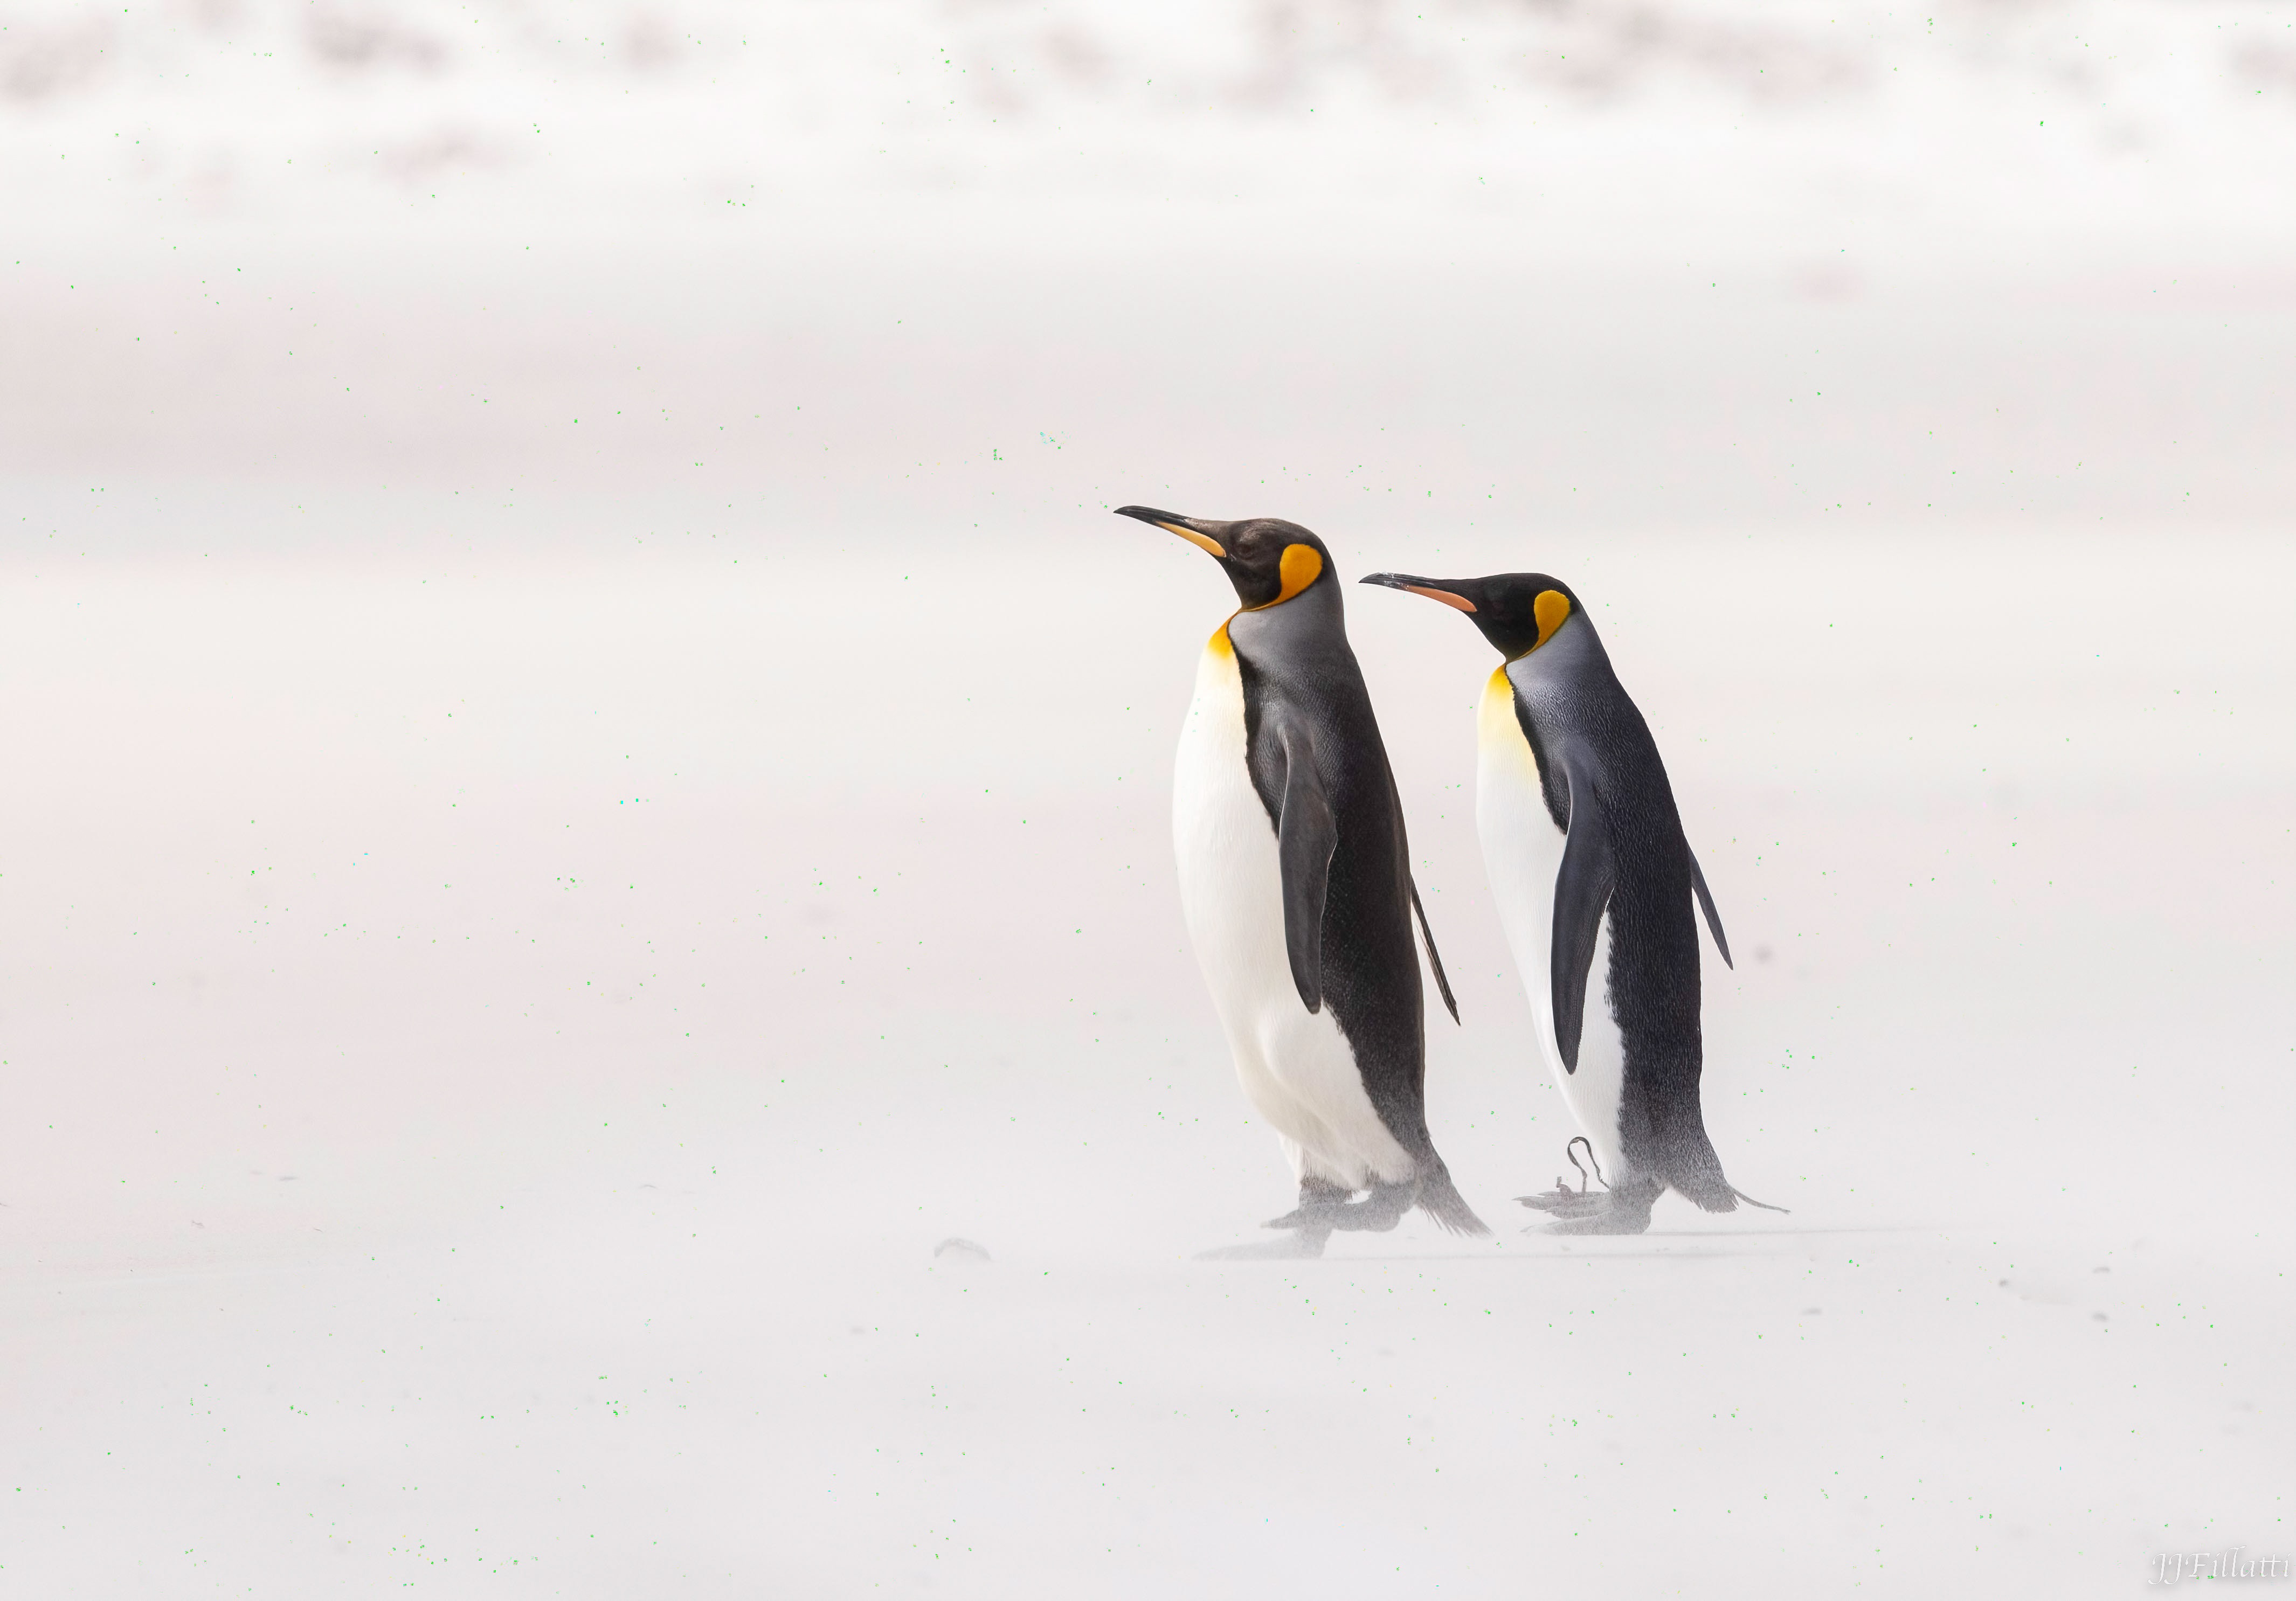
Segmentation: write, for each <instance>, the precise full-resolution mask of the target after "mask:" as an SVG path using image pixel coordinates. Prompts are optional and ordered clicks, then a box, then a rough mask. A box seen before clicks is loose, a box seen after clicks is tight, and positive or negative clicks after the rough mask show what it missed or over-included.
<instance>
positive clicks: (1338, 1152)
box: [1118, 506, 1760, 1258]
mask: <svg viewBox="0 0 2296 1601" xmlns="http://www.w3.org/2000/svg"><path fill="white" fill-rule="evenodd" d="M1118 515H1119V516H1123V517H1130V518H1136V519H1139V520H1140V521H1142V522H1145V523H1150V524H1152V525H1154V526H1155V527H1160V528H1163V529H1165V530H1166V531H1168V532H1169V533H1172V534H1176V535H1178V536H1179V537H1181V538H1182V539H1185V540H1186V541H1187V542H1188V543H1191V544H1193V545H1195V546H1196V547H1198V548H1199V549H1200V550H1201V551H1204V553H1205V554H1207V555H1209V556H1210V557H1211V558H1212V559H1213V560H1216V561H1218V563H1219V564H1220V567H1221V568H1222V569H1223V570H1224V571H1225V572H1226V575H1227V576H1228V579H1229V581H1230V582H1231V583H1232V584H1234V589H1235V593H1236V598H1237V600H1238V601H1239V602H1240V609H1238V610H1237V611H1236V612H1235V613H1234V615H1233V616H1231V617H1229V618H1228V620H1227V621H1226V623H1224V624H1222V625H1220V627H1219V628H1218V630H1217V631H1216V632H1215V633H1213V634H1212V636H1211V638H1210V641H1207V642H1206V644H1205V647H1204V652H1203V656H1202V658H1201V661H1200V663H1199V665H1198V667H1197V671H1196V688H1195V698H1194V699H1193V702H1192V703H1191V704H1190V706H1189V707H1188V713H1187V718H1186V722H1185V726H1184V729H1183V731H1182V733H1181V737H1180V747H1179V751H1178V754H1177V762H1176V764H1175V772H1174V777H1173V813H1172V835H1173V844H1174V846H1175V850H1176V854H1177V857H1178V861H1179V870H1180V901H1181V909H1182V912H1183V915H1184V917H1185V920H1186V923H1187V927H1188V934H1189V937H1190V940H1191V941H1192V943H1193V944H1194V946H1195V951H1196V958H1197V960H1198V962H1199V963H1200V965H1201V967H1202V968H1203V972H1204V977H1205V981H1206V983H1207V984H1209V985H1210V989H1211V992H1212V1001H1213V1005H1214V1007H1215V1009H1217V1010H1218V1013H1219V1017H1220V1023H1221V1025H1222V1027H1223V1028H1224V1030H1225V1031H1226V1034H1227V1039H1228V1044H1229V1048H1230V1050H1231V1051H1232V1052H1233V1054H1234V1058H1235V1070H1236V1076H1237V1078H1238V1079H1239V1080H1240V1081H1241V1082H1242V1087H1243V1091H1244V1095H1245V1097H1246V1099H1249V1100H1250V1101H1251V1104H1252V1106H1253V1107H1254V1108H1255V1109H1256V1110H1257V1111H1258V1112H1259V1115H1261V1116H1262V1117H1264V1118H1266V1119H1267V1122H1268V1123H1270V1124H1271V1125H1272V1126H1273V1127H1274V1128H1275V1131H1276V1133H1277V1135H1278V1136H1279V1138H1280V1139H1281V1140H1282V1143H1283V1151H1284V1154H1285V1156H1286V1157H1287V1158H1288V1159H1289V1160H1290V1163H1291V1165H1292V1174H1293V1177H1294V1178H1295V1179H1296V1180H1298V1182H1299V1204H1298V1205H1297V1206H1296V1207H1294V1208H1293V1210H1292V1211H1291V1212H1289V1213H1285V1214H1284V1215H1283V1216H1282V1217H1279V1218H1275V1219H1273V1220H1271V1221H1269V1222H1268V1223H1267V1225H1266V1226H1267V1228H1269V1229H1275V1230H1278V1231H1279V1232H1278V1233H1277V1235H1276V1236H1275V1238H1270V1239H1267V1240H1263V1241H1260V1242H1258V1243H1255V1244H1253V1245H1250V1246H1230V1247H1227V1248H1226V1249H1224V1250H1219V1251H1214V1252H1210V1253H1207V1254H1208V1255H1210V1256H1214V1257H1228V1258H1234V1257H1255V1256H1268V1257H1287V1256H1316V1255H1320V1254H1322V1253H1323V1250H1324V1245H1325V1243H1326V1242H1327V1241H1328V1240H1329V1239H1330V1238H1331V1236H1332V1234H1333V1231H1334V1230H1339V1229H1392V1228H1394V1227H1395V1226H1396V1224H1397V1223H1398V1222H1399V1221H1401V1220H1402V1218H1403V1216H1404V1214H1405V1213H1407V1212H1408V1211H1409V1210H1410V1209H1411V1208H1412V1207H1413V1206H1414V1205H1418V1206H1421V1207H1423V1208H1424V1209H1425V1210H1426V1211H1427V1212H1428V1213H1429V1214H1430V1215H1431V1216H1432V1217H1433V1218H1434V1219H1435V1221H1437V1222H1438V1223H1439V1224H1441V1225H1442V1226H1443V1227H1444V1228H1446V1229H1450V1230H1452V1231H1453V1232H1455V1233H1461V1234H1488V1232H1489V1229H1488V1228H1487V1227H1486V1226H1485V1225H1484V1223H1483V1222H1482V1221H1481V1220H1480V1218H1478V1217H1477V1216H1476V1215H1475V1214H1474V1212H1473V1211H1472V1208H1470V1207H1469V1206H1468V1205H1467V1203H1466V1201H1465V1199H1464V1197H1461V1195H1460V1194H1459V1191H1458V1188H1457V1187H1456V1185H1454V1184H1453V1182H1452V1180H1451V1175H1450V1172H1449V1171H1448V1170H1447V1168H1446V1167H1445V1166H1444V1164H1443V1158H1442V1157H1441V1156H1439V1155H1438V1154H1437V1153H1436V1150H1435V1145H1434V1141H1433V1139H1432V1138H1431V1136H1430V1134H1429V1132H1428V1129H1427V1113H1426V1103H1425V1094H1424V1090H1425V1082H1426V1039H1425V1029H1424V1023H1423V990H1422V987H1421V983H1420V976H1419V962H1418V957H1417V953H1416V952H1415V950H1414V948H1413V941H1412V923H1413V920H1414V919H1415V918H1416V920H1417V923H1418V932H1419V935H1420V937H1421V938H1422V939H1423V940H1424V941H1425V942H1426V946H1427V960H1428V965H1429V967H1430V968H1431V969H1432V971H1433V973H1434V976H1435V982H1436V985H1437V987H1438V989H1439V991H1440V992H1441V994H1442V997H1443V1001H1444V1005H1445V1006H1446V1008H1447V1009H1449V1011H1450V1013H1451V1017H1452V1019H1453V1021H1455V1022H1456V1021H1457V1019H1458V1015H1459V1014H1458V1007H1457V1004H1456V1002H1455V1001H1453V999H1452V996H1451V990H1450V985H1449V984H1448V982H1447V980H1446V979H1445V977H1444V975H1443V964H1442V959H1441V958H1440V957H1439V955H1438V954H1437V952H1436V949H1435V942H1434V936H1433V935H1432V933H1431V931H1430V930H1429V929H1428V927H1427V917H1426V912H1425V911H1424V910H1423V908H1422V907H1421V906H1420V903H1419V893H1418V889H1417V887H1416V886H1415V885H1414V883H1413V882H1412V878H1411V865H1410V850H1409V846H1408V844H1407V842H1406V837H1405V833H1404V821H1403V805H1402V800H1401V797H1400V796H1399V795H1398V792H1397V789H1396V786H1395V776H1394V773H1393V772H1392V770H1391V769H1390V767H1389V764H1388V760H1387V750H1386V747H1385V746H1384V745H1383V744H1382V741H1381V739H1380V734H1379V723H1378V720H1377V719H1376V718H1375V717H1374V715H1373V712H1372V705H1371V696H1370V693H1369V691H1368V690H1366V689H1365V684H1364V678H1363V672H1362V669H1361V668H1360V667H1359V666H1357V662H1356V658H1355V653H1354V651H1353V650H1352V649H1349V645H1348V637H1347V623H1346V617H1345V615H1344V610H1343V608H1342V606H1341V592H1340V578H1339V575H1338V573H1337V571H1336V570H1335V569H1334V568H1333V562H1332V559H1331V553H1330V551H1328V550H1327V549H1326V548H1325V547H1324V542H1323V541H1322V540H1321V539H1318V538H1317V537H1316V535H1314V534H1312V533H1310V532H1308V530H1307V529H1306V528H1303V527H1300V526H1299V525H1298V524H1296V523H1289V522H1283V521H1281V520H1278V519H1273V518H1253V519H1247V520H1244V521H1241V522H1214V521H1210V520H1207V519H1201V518H1193V517H1183V516H1180V515H1178V514H1177V513H1175V512H1170V511H1157V510H1155V509H1154V508H1152V507H1147V506H1124V507H1119V509H1118ZM1362 582H1364V583H1365V584H1382V585H1385V586H1386V587H1388V588H1390V589H1397V590H1403V591H1406V592H1410V593H1413V594H1417V595H1422V596H1424V597H1426V598H1428V599H1430V600H1437V601H1439V602H1441V603H1442V604H1444V605H1446V606H1447V607H1451V608H1453V609H1456V610H1458V611H1460V612H1462V613H1464V614H1465V616H1466V617H1467V618H1468V620H1470V621H1471V622H1472V623H1473V624H1474V625H1476V627H1477V628H1479V629H1480V631H1481V632H1482V634H1483V637H1484V638H1485V639H1486V640H1488V641H1489V642H1490V643H1491V644H1492V645H1493V646H1494V647H1496V648H1497V650H1498V652H1499V654H1500V655H1501V656H1502V657H1503V658H1505V661H1504V662H1503V664H1502V665H1501V666H1500V667H1499V668H1498V670H1497V671H1496V672H1495V673H1493V674H1491V676H1490V679H1489V681H1488V683H1487V685H1486V686H1485V689H1484V693H1483V698H1482V703H1481V707H1480V713H1479V716H1478V741H1477V743H1478V761H1477V781H1476V820H1477V826H1478V831H1479V832H1480V835H1481V837H1482V845H1483V854H1484V861H1485V864H1486V866H1487V868H1488V873H1489V876H1490V880H1491V888H1492V892H1493V894H1494V895H1495V896H1496V897H1497V902H1498V907H1499V914H1500V921H1501V924H1502V926H1503V927H1504V928H1505V932H1506V936H1507V942H1508V944H1509V945H1510V947H1511V948H1512V950H1513V954H1514V958H1515V961H1516V964H1517V966H1518V968H1520V969H1521V975H1522V980H1523V984H1524V987H1525V988H1526V990H1527V991H1528V992H1529V998H1530V1001H1531V1009H1532V1012H1533V1014H1534V1015H1535V1017H1536V1018H1537V1021H1538V1036H1539V1045H1540V1051H1541V1054H1542V1055H1543V1056H1544V1057H1545V1058H1546V1062H1547V1064H1548V1066H1549V1068H1550V1070H1551V1071H1552V1072H1553V1074H1554V1078H1555V1082H1556V1083H1557V1084H1558V1085H1559V1086H1560V1088H1561V1089H1562V1095H1563V1099H1564V1101H1565V1103H1566V1104H1567V1105H1568V1106H1569V1107H1570V1112H1571V1115H1572V1117H1573V1119H1574V1120H1575V1121H1576V1122H1577V1123H1578V1124H1579V1129H1580V1131H1581V1133H1580V1137H1579V1139H1573V1140H1572V1141H1571V1142H1570V1148H1569V1151H1568V1154H1569V1156H1570V1161H1571V1164H1572V1165H1574V1166H1577V1165H1578V1158H1577V1155H1576V1148H1577V1147H1578V1145H1579V1143H1581V1142H1582V1141H1583V1142H1584V1143H1585V1144H1586V1145H1587V1147H1588V1148H1589V1151H1590V1154H1591V1156H1592V1159H1593V1163H1594V1166H1595V1177H1596V1179H1597V1180H1599V1182H1600V1183H1601V1185H1602V1188H1595V1186H1594V1185H1592V1184H1589V1183H1587V1182H1586V1181H1585V1180H1583V1179H1582V1180H1581V1183H1580V1185H1579V1188H1576V1189H1573V1188H1570V1187H1568V1186H1567V1185H1565V1184H1564V1183H1563V1182H1562V1180H1556V1184H1555V1188H1554V1189H1553V1190H1551V1191H1549V1192H1547V1193H1546V1194H1543V1195H1538V1196H1526V1197H1520V1198H1521V1200H1522V1202H1523V1204H1524V1205H1529V1206H1532V1207H1535V1208H1538V1209H1539V1210H1541V1211H1544V1212H1546V1213H1551V1214H1553V1215H1554V1219H1555V1221H1554V1222H1553V1223H1552V1224H1550V1225H1549V1227H1550V1228H1551V1229H1554V1231H1556V1232H1561V1233H1570V1234H1634V1233H1639V1232H1641V1231H1642V1230H1643V1229H1646V1228H1648V1227H1649V1225H1650V1218H1651V1208H1652V1204H1653V1203H1654V1202H1655V1201H1656V1200H1657V1199H1658V1197H1660V1196H1661V1195H1662V1194H1663V1193H1665V1191H1666V1190H1668V1189H1669V1188H1671V1189H1675V1190H1677V1191H1679V1192H1680V1193H1681V1194H1683V1195H1684V1196H1686V1197H1689V1198H1690V1199H1691V1200H1692V1201H1693V1202H1695V1203H1696V1204H1697V1205H1700V1206H1702V1207H1703V1208H1705V1209H1706V1210H1708V1211H1710V1212H1728V1211H1731V1210H1733V1209H1734V1207H1735V1206H1736V1205H1737V1203H1738V1202H1739V1201H1740V1200H1742V1199H1743V1200H1751V1197H1745V1196H1743V1195H1742V1194H1741V1193H1740V1192H1739V1191H1738V1190H1736V1189H1734V1188H1732V1187H1731V1184H1730V1182H1729V1180H1727V1179H1726V1178H1725V1177H1724V1176H1723V1172H1722V1164H1721V1162H1720V1159H1719V1158H1718V1157H1717V1156H1715V1154H1714V1147H1713V1144H1712V1142H1711V1141H1710V1140H1709V1139H1708V1138H1707V1135H1706V1126H1705V1121H1704V1118H1703V1116H1702V1114H1701V1112H1700V1108H1699V1094H1698V1091H1699V1076H1700V1072H1701V1067H1702V1046H1701V1037H1700V1030H1699V1001H1700V990H1699V951H1698V932H1697V927H1696V924H1695V921H1694V920H1693V912H1692V903H1693V898H1694V900H1695V902H1696V903H1697V906H1698V907H1699V909H1700V910H1702V911H1703V912H1704V914H1705V919H1706V926H1707V927H1708V928H1710V930H1711V931H1712V933H1713V935H1714V943H1715V944H1716V946H1717V948H1718V949H1719V950H1720V952H1721V953H1722V960H1724V962H1725V963H1727V962H1728V961H1729V960H1730V957H1729V946H1728V944H1727V943H1726V941H1725V940H1724V938H1723V934H1722V924H1721V920H1720V919H1719V918H1718V916H1717V915H1716V913H1715V910H1714V902H1713V897H1712V896H1711V895H1710V894H1708V892H1707V888H1706V881H1705V878H1704V876H1703V875H1702V873H1701V872H1700V871H1699V868H1698V863H1697V861H1696V859H1695V858H1694V857H1693V855H1692V854H1691V852H1690V846H1689V845H1688V843H1687V842H1686V841H1685V839H1684V837H1683V833H1682V821H1681V818H1680V816H1679V815H1678V814H1677V812H1676V809H1675V804H1674V794H1673V790H1672V788H1671V787H1670V786H1669V783H1668V781H1667V776H1666V767H1665V764H1663V763H1662V762H1661V760H1660V759H1659V754H1658V747H1657V745H1656V743H1655V742H1654V741H1653V740H1652V738H1651V732H1650V729H1649V726H1648V724H1646V723H1644V721H1643V717H1642V714H1641V712H1640V711H1638V710H1637V709H1636V707H1635V703H1634V702H1633V701H1632V700H1631V699H1629V698H1628V696H1627V692H1626V690H1625V689H1624V688H1623V687H1622V686H1621V685H1620V682H1619V680H1618V675H1617V674H1615V673H1614V672H1613V671H1612V670H1611V661H1610V658H1609V656H1608V655H1607V654H1606V653H1605V652H1604V650H1603V642H1602V640H1601V638H1600V636H1599V635H1598V634H1597V633H1595V626H1594V624H1593V622H1592V620H1591V619H1589V618H1588V617H1587V615H1586V611H1585V609H1584V608H1583V607H1582V606H1581V605H1580V604H1579V598H1578V596H1577V594H1576V593H1574V592H1572V591H1571V590H1570V587H1569V586H1568V585H1566V584H1563V583H1562V582H1561V581H1560V580H1558V579H1554V578H1550V577H1548V576H1546V575H1545V574H1542V573H1510V574H1505V575H1501V576H1492V577H1485V578H1472V579H1435V578H1421V577H1414V576H1407V575H1405V574H1399V573H1374V574H1372V575H1371V576H1367V577H1365V579H1363V580H1362ZM1597 973H1599V974H1600V978H1599V979H1597V978H1596V977H1595V975H1596V974H1597ZM1590 987H1591V988H1592V989H1593V992H1594V995H1595V1004H1594V1005H1593V1006H1591V1007H1590V1006H1589V1005H1588V993H1589V990H1590ZM1582 1171H1583V1170H1582ZM1753 1204H1754V1205H1760V1203H1759V1202H1755V1203H1753Z"/></svg>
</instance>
